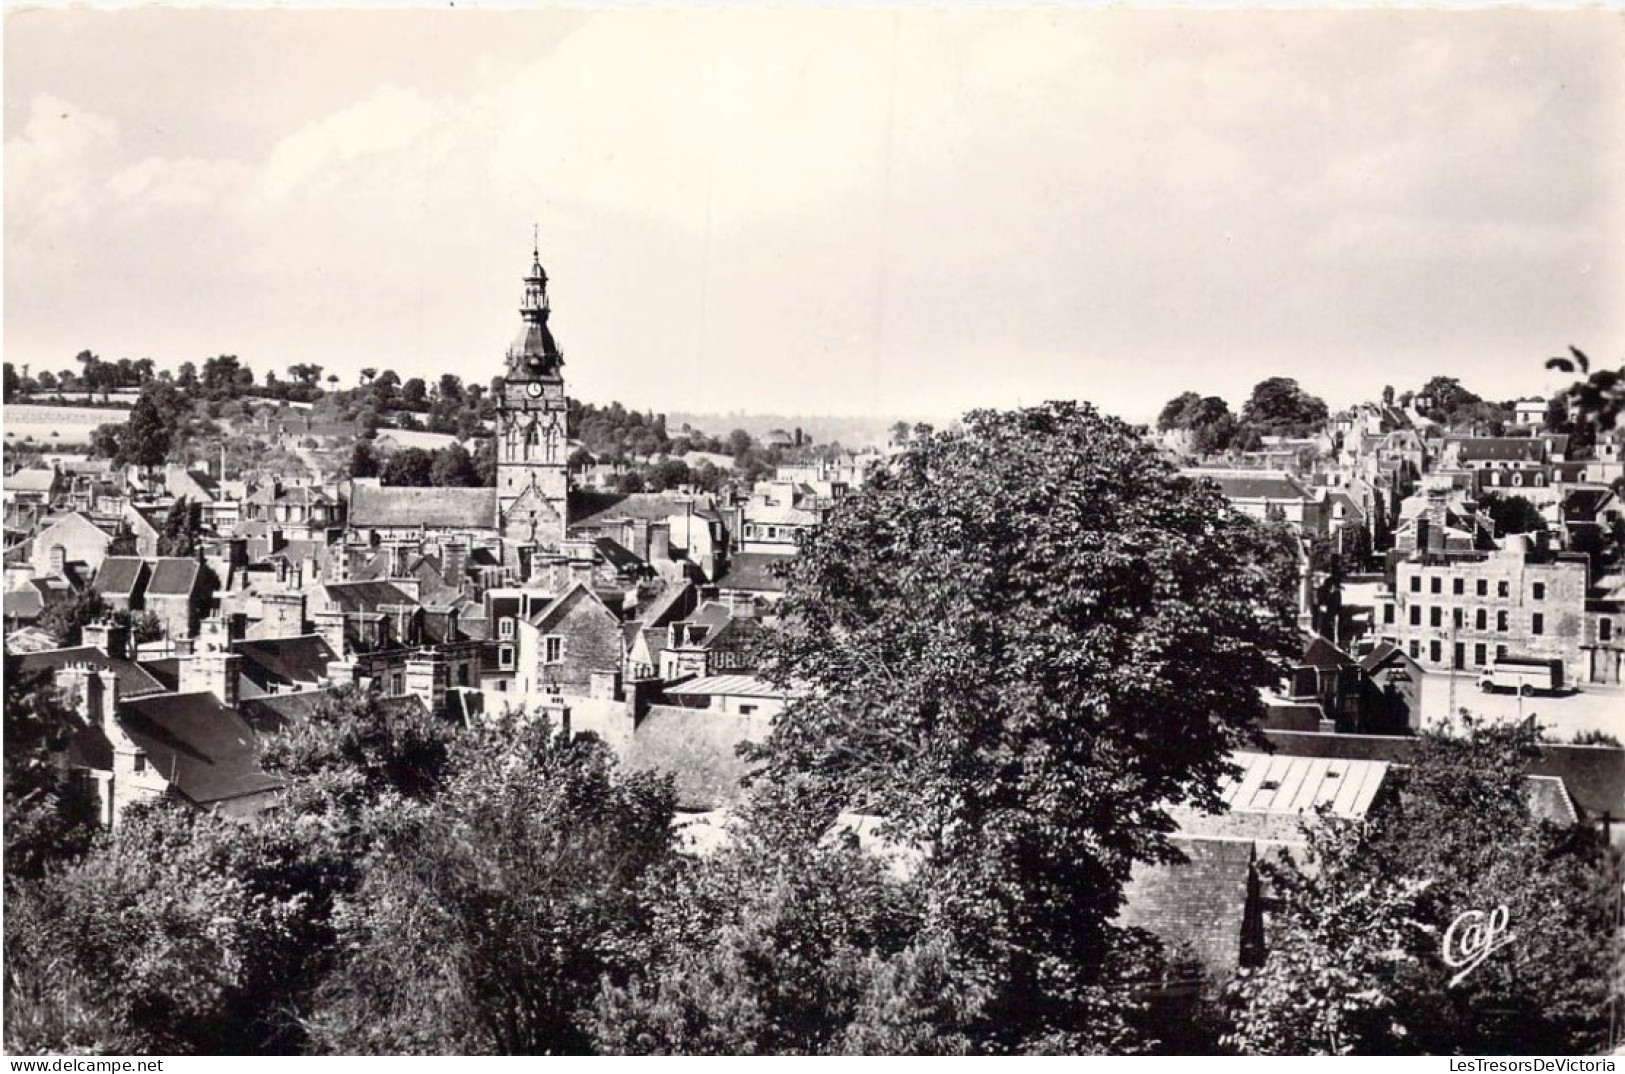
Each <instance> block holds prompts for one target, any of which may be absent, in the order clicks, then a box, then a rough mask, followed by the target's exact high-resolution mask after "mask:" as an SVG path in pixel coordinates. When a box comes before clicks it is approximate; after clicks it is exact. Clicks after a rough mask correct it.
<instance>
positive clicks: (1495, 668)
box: [1478, 656, 1563, 697]
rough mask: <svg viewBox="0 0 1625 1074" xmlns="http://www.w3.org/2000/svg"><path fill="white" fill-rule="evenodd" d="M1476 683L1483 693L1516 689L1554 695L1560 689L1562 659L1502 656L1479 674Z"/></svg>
mask: <svg viewBox="0 0 1625 1074" xmlns="http://www.w3.org/2000/svg"><path fill="white" fill-rule="evenodd" d="M1478 686H1479V689H1481V690H1483V691H1484V692H1485V693H1495V692H1497V691H1500V690H1515V691H1517V692H1518V693H1520V694H1522V695H1523V696H1525V697H1528V696H1530V695H1531V694H1535V693H1545V694H1554V693H1557V692H1558V691H1559V690H1561V689H1563V661H1561V660H1547V659H1543V658H1540V657H1532V656H1529V657H1525V656H1504V657H1501V658H1500V659H1499V660H1497V661H1495V662H1494V663H1493V664H1491V665H1490V666H1489V667H1487V668H1485V669H1484V673H1483V674H1482V675H1480V676H1479V677H1478Z"/></svg>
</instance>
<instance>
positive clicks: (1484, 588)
mask: <svg viewBox="0 0 1625 1074" xmlns="http://www.w3.org/2000/svg"><path fill="white" fill-rule="evenodd" d="M1478 595H1479V596H1481V597H1487V596H1489V595H1490V583H1489V581H1488V580H1487V579H1484V578H1480V579H1479V580H1478Z"/></svg>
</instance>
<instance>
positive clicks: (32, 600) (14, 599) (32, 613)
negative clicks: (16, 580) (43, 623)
mask: <svg viewBox="0 0 1625 1074" xmlns="http://www.w3.org/2000/svg"><path fill="white" fill-rule="evenodd" d="M44 611H45V598H44V597H43V596H42V595H41V594H40V591H39V590H38V589H36V588H35V587H34V586H32V585H28V586H23V587H22V588H20V589H8V590H6V592H5V616H6V618H7V619H26V620H34V619H38V618H39V617H40V615H41V614H43V613H44Z"/></svg>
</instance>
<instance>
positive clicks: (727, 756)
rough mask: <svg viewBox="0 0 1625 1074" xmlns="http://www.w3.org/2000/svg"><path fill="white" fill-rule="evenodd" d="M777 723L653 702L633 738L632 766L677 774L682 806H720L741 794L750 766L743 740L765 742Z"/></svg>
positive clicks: (629, 756) (703, 808)
mask: <svg viewBox="0 0 1625 1074" xmlns="http://www.w3.org/2000/svg"><path fill="white" fill-rule="evenodd" d="M771 726H772V721H771V720H770V719H769V718H767V717H765V716H739V715H734V714H731V713H722V712H712V711H709V710H705V709H685V708H676V707H673V706H669V705H653V706H650V708H649V711H648V712H647V713H646V714H645V715H644V717H643V719H642V720H641V721H639V723H638V726H637V730H636V732H635V733H634V734H633V736H632V742H631V745H630V746H629V748H628V751H627V756H626V764H627V767H629V768H631V769H633V770H634V771H659V772H669V773H671V774H672V775H673V776H675V777H676V781H677V808H678V809H680V810H683V811H685V812H704V811H706V810H710V809H716V808H718V807H719V806H723V805H728V804H730V803H733V802H735V801H737V800H738V799H739V797H740V793H741V792H740V786H739V781H740V780H741V779H742V778H743V777H744V776H745V774H746V772H747V771H749V767H750V766H749V765H747V764H746V763H745V761H743V760H742V759H741V758H740V757H739V753H738V746H739V744H740V743H741V742H745V741H752V742H757V741H761V739H762V738H763V737H765V736H766V734H767V732H768V729H769V728H770V727H771Z"/></svg>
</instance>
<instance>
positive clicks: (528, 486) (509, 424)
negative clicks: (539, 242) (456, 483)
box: [496, 247, 570, 550]
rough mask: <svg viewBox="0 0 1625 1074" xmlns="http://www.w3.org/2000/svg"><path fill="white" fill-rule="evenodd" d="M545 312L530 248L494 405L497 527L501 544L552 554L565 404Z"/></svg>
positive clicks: (543, 284)
mask: <svg viewBox="0 0 1625 1074" xmlns="http://www.w3.org/2000/svg"><path fill="white" fill-rule="evenodd" d="M548 313H549V304H548V298H547V273H546V271H544V270H543V269H542V258H541V253H540V250H539V248H535V247H533V249H532V251H531V263H530V274H529V275H528V276H526V277H525V295H524V299H523V300H522V301H521V302H520V306H519V315H520V317H521V318H522V324H521V325H520V329H519V338H517V339H516V340H514V342H513V346H511V347H509V348H508V357H507V365H506V368H505V369H504V372H503V385H502V398H501V399H500V400H498V403H497V430H496V432H497V444H496V448H497V452H496V454H497V528H498V530H499V531H500V532H501V534H502V537H503V539H504V540H506V541H511V542H514V543H515V544H519V545H534V546H536V547H537V548H538V549H543V550H547V549H551V550H557V549H559V548H560V546H561V545H562V544H563V543H564V533H565V526H566V523H567V519H568V513H567V512H568V506H567V504H568V499H569V488H570V483H569V473H568V466H569V446H568V441H567V437H566V431H565V423H566V416H567V414H568V411H569V401H568V400H567V399H566V398H565V395H564V374H563V372H562V371H561V370H562V368H563V366H564V354H563V352H561V351H560V350H559V346H558V344H557V343H556V342H554V340H553V332H552V330H551V329H549V328H548V325H547V318H548Z"/></svg>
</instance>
